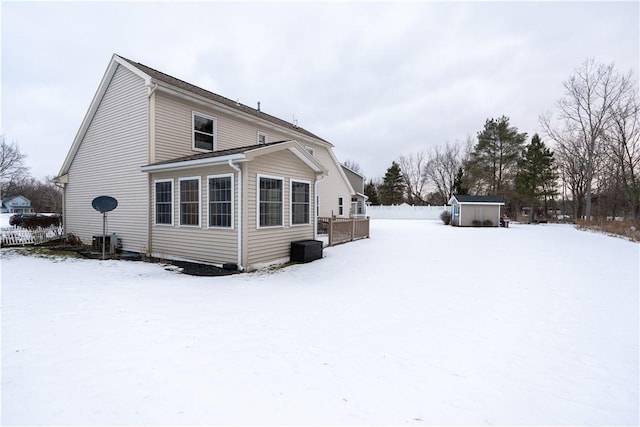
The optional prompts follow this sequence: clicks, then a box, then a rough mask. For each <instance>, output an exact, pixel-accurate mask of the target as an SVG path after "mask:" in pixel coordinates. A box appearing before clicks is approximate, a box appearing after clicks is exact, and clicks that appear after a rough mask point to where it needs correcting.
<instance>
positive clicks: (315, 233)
mask: <svg viewBox="0 0 640 427" xmlns="http://www.w3.org/2000/svg"><path fill="white" fill-rule="evenodd" d="M318 176H320V178H318ZM323 179H324V174H323V173H320V174H316V182H314V184H313V196H314V197H315V198H316V200H315V203H314V204H313V207H314V218H315V221H313V239H314V240H318V215H320V212H318V200H319V199H320V197H319V196H318V183H319V182H320V181H322V180H323Z"/></svg>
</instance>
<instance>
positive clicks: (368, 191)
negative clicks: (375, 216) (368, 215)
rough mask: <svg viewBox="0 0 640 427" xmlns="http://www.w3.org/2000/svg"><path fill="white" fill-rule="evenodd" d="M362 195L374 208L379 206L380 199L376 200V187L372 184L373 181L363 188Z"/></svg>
mask: <svg viewBox="0 0 640 427" xmlns="http://www.w3.org/2000/svg"><path fill="white" fill-rule="evenodd" d="M364 194H365V196H367V197H368V199H367V201H368V202H369V203H370V204H372V205H374V206H376V205H379V204H380V199H379V198H378V189H377V188H376V185H375V184H374V183H373V180H369V182H368V183H367V185H365V186H364Z"/></svg>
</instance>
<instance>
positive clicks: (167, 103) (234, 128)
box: [151, 91, 293, 163]
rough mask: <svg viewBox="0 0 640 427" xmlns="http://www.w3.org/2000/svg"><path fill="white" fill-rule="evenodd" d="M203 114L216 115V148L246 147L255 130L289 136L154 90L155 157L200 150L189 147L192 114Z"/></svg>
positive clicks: (255, 139)
mask: <svg viewBox="0 0 640 427" xmlns="http://www.w3.org/2000/svg"><path fill="white" fill-rule="evenodd" d="M194 111H195V112H198V113H201V114H205V115H207V116H211V117H214V118H215V119H216V127H217V130H216V143H217V146H216V149H217V150H225V149H229V148H237V147H246V146H249V145H253V144H257V142H258V131H261V132H264V133H267V134H268V141H269V142H273V141H283V140H288V139H293V137H292V136H291V135H289V136H287V135H285V134H284V133H282V132H277V131H275V130H274V129H269V128H266V127H261V125H260V124H259V123H257V122H254V121H249V120H245V119H242V118H240V117H235V116H231V115H229V114H227V113H225V112H223V111H221V110H217V109H216V108H215V107H213V106H211V107H209V108H207V107H206V106H203V105H202V104H198V103H189V102H187V101H185V100H183V99H181V98H177V97H174V96H171V95H169V94H167V93H164V92H160V91H156V92H155V135H156V139H155V142H156V144H155V159H152V160H151V163H153V162H160V161H166V160H171V159H175V158H178V157H182V156H188V155H191V154H195V153H198V152H200V151H194V150H193V140H192V114H193V112H194Z"/></svg>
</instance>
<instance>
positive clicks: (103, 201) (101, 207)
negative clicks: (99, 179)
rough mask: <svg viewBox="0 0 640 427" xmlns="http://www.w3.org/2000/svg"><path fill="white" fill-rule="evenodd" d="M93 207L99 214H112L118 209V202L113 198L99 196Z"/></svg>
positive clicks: (92, 204)
mask: <svg viewBox="0 0 640 427" xmlns="http://www.w3.org/2000/svg"><path fill="white" fill-rule="evenodd" d="M91 206H93V209H95V210H97V211H98V212H102V213H105V212H111V211H112V210H114V209H115V208H117V207H118V201H117V200H116V199H114V198H113V197H111V196H98V197H96V198H95V199H93V201H92V202H91Z"/></svg>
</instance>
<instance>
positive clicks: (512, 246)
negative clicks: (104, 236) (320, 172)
mask: <svg viewBox="0 0 640 427" xmlns="http://www.w3.org/2000/svg"><path fill="white" fill-rule="evenodd" d="M371 235H372V238H370V239H366V240H361V241H358V242H353V243H348V244H344V245H340V246H336V247H331V248H326V249H325V250H324V258H323V259H320V260H316V261H314V262H311V263H308V264H298V265H292V266H289V267H286V268H282V269H276V270H269V271H261V272H257V273H245V274H240V275H235V276H227V277H193V276H187V275H183V274H180V273H178V272H176V271H168V270H166V269H165V268H164V267H163V266H162V265H159V264H148V263H142V262H129V261H98V260H85V259H70V258H62V257H58V258H43V257H37V256H24V255H20V254H18V253H17V252H16V251H12V250H7V249H3V250H2V264H1V267H2V425H97V424H101V425H156V424H162V425H202V424H206V425H214V424H224V425H236V424H254V425H265V424H268V425H274V424H277V425H291V424H293V425H300V424H305V425H309V424H313V425H318V424H320V425H336V424H340V425H433V424H438V425H442V424H449V425H451V424H464V425H483V424H501V425H505V424H506V425H524V424H527V425H638V424H639V423H640V416H639V410H638V402H639V396H638V390H639V387H640V385H639V376H640V373H639V366H640V363H639V345H638V341H639V336H640V334H639V315H638V313H639V306H640V304H639V302H640V298H639V292H638V287H639V282H640V280H639V279H640V278H639V275H640V273H639V263H640V257H639V255H640V251H639V248H640V245H638V244H637V243H632V242H629V241H626V240H623V239H619V238H614V237H609V236H606V235H602V234H596V233H590V232H585V231H579V230H576V229H574V228H573V227H572V226H569V225H552V224H548V225H522V224H513V223H512V224H511V226H510V227H509V228H508V229H503V228H501V229H498V228H455V227H448V226H444V225H442V223H440V222H438V221H419V220H414V221H402V220H373V221H372V225H371Z"/></svg>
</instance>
